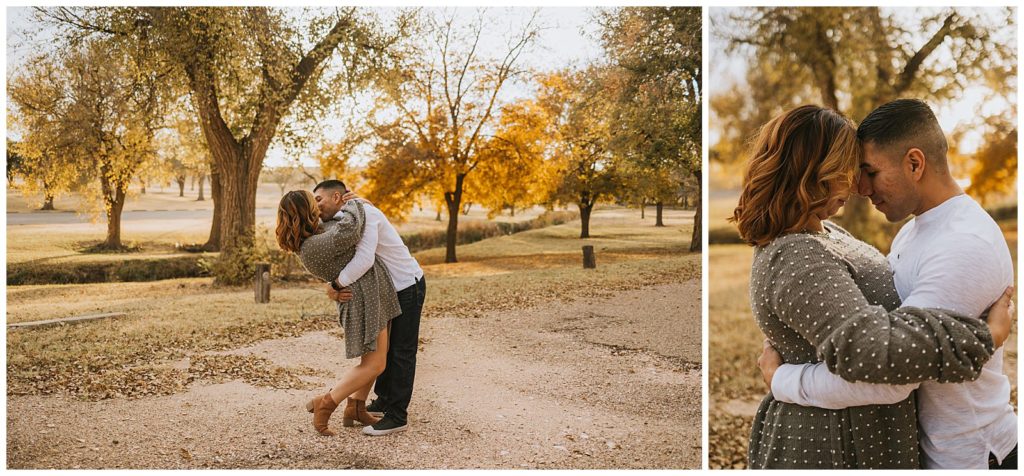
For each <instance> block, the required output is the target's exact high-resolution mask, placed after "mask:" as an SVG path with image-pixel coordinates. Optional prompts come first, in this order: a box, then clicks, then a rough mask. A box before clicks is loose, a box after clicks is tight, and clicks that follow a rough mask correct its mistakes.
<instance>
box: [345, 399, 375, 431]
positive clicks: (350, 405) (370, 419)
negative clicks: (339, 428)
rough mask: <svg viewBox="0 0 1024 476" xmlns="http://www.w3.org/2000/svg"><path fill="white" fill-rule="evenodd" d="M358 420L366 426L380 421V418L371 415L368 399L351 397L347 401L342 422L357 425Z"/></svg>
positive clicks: (347, 424) (346, 424)
mask: <svg viewBox="0 0 1024 476" xmlns="http://www.w3.org/2000/svg"><path fill="white" fill-rule="evenodd" d="M357 421H358V422H359V423H361V424H362V425H363V426H366V425H372V424H374V423H377V422H378V421H380V418H377V417H375V416H373V415H370V414H369V413H368V412H367V411H366V400H356V399H354V398H349V399H348V401H347V402H346V403H345V414H344V416H343V417H342V420H341V423H342V425H345V426H356V422H357Z"/></svg>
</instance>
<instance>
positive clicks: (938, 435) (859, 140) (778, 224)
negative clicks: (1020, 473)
mask: <svg viewBox="0 0 1024 476" xmlns="http://www.w3.org/2000/svg"><path fill="white" fill-rule="evenodd" d="M752 147H753V149H752V151H751V158H750V164H749V167H748V169H747V172H746V176H745V181H744V189H743V191H742V194H741V196H740V200H739V205H738V206H737V207H736V210H735V212H734V215H733V217H732V220H733V221H734V222H735V223H736V224H737V226H738V228H739V231H740V235H741V236H742V237H743V239H744V240H745V241H746V242H747V243H749V244H751V245H753V246H754V247H755V251H754V259H753V265H752V268H751V273H750V301H751V309H752V311H753V314H754V319H755V320H756V321H757V324H758V326H759V327H760V329H761V331H762V332H764V334H765V336H766V337H767V339H766V340H765V346H764V350H763V353H762V355H761V357H760V358H759V359H758V364H759V366H760V367H761V370H762V375H763V377H764V379H765V382H766V383H767V384H768V385H769V387H770V388H771V393H769V394H768V395H767V396H766V397H765V398H764V399H763V400H762V402H761V404H760V406H759V408H758V410H757V415H756V417H755V418H754V423H753V428H752V431H751V435H750V446H749V451H748V461H749V466H750V467H751V468H919V467H924V468H948V469H961V468H1016V465H1017V416H1016V415H1015V414H1014V411H1013V407H1012V406H1010V403H1009V400H1010V383H1009V380H1008V379H1007V377H1006V376H1005V375H1003V372H1002V370H1003V349H1002V347H1001V346H1002V344H1003V341H1004V340H1005V339H1006V337H1007V336H1008V334H1009V333H1010V327H1011V321H1012V315H1013V313H1014V311H1013V304H1012V302H1011V300H1010V297H1011V296H1012V293H1013V291H1012V283H1013V277H1014V274H1013V263H1012V260H1011V257H1010V253H1009V249H1008V248H1007V245H1006V241H1005V239H1004V238H1003V234H1002V231H1001V230H1000V229H999V226H998V225H997V224H996V223H995V222H994V221H993V220H992V218H991V217H989V215H988V214H987V213H986V212H985V210H984V209H982V208H981V206H979V205H978V204H977V203H976V202H975V201H974V200H972V199H971V198H970V197H968V196H967V195H965V194H964V192H963V190H961V188H960V187H959V186H958V185H957V183H956V182H955V181H954V179H953V177H952V175H951V174H950V170H949V164H948V160H947V157H946V154H947V143H946V137H945V135H944V134H943V132H942V129H941V128H940V127H939V123H938V121H937V120H936V118H935V115H934V114H933V113H932V111H931V109H930V108H929V107H928V105H927V104H925V103H924V102H922V101H919V100H913V99H900V100H897V101H893V102H890V103H887V104H885V105H882V106H880V107H879V108H878V109H875V110H874V111H873V112H871V114H869V115H868V116H867V117H866V118H865V119H864V121H863V122H862V123H861V124H860V126H859V127H857V128H856V129H855V128H854V126H853V124H852V123H851V122H850V121H849V120H848V119H846V118H845V117H843V116H841V115H840V114H838V113H837V112H835V111H833V110H830V109H825V108H821V107H817V106H803V107H799V108H796V109H793V110H791V111H788V112H786V113H784V114H782V115H780V116H779V117H776V118H774V119H772V120H771V121H770V122H768V123H767V124H765V125H764V126H763V127H762V128H761V130H760V132H759V133H758V135H757V137H756V138H755V140H754V142H753V146H752ZM850 193H857V194H859V195H862V196H864V197H866V198H868V199H870V200H871V202H872V204H874V206H875V207H876V208H877V209H878V210H879V211H881V212H882V213H884V214H885V217H886V219H888V220H889V221H891V222H897V221H900V220H903V219H904V218H907V217H908V216H910V215H913V216H914V218H912V219H911V220H910V221H908V222H907V223H906V224H905V225H903V227H902V228H901V229H900V231H899V233H897V235H896V237H895V239H894V240H893V242H892V247H891V250H890V252H889V255H888V257H885V256H883V255H882V254H881V253H880V252H879V251H878V250H877V249H875V248H874V247H872V246H870V245H868V244H867V243H864V242H862V241H859V240H857V239H856V238H854V237H853V236H851V235H850V234H849V233H847V232H846V230H844V229H842V228H841V227H839V226H837V225H836V224H834V223H832V222H830V221H827V219H828V218H829V217H830V216H832V215H834V214H836V213H837V212H838V211H839V208H840V207H842V206H843V205H844V204H845V203H846V200H847V199H848V198H849V195H850ZM1008 286H1010V287H1008ZM986 321H987V322H986Z"/></svg>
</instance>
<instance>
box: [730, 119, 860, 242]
mask: <svg viewBox="0 0 1024 476" xmlns="http://www.w3.org/2000/svg"><path fill="white" fill-rule="evenodd" d="M859 160H860V145H859V144H858V143H857V130H856V128H854V127H853V123H852V122H850V120H849V119H847V118H846V117H844V116H843V115H841V114H839V113H838V112H836V111H833V110H831V109H826V108H823V107H818V106H800V107H798V108H796V109H792V110H790V111H787V112H785V113H783V114H781V115H779V116H778V117H776V118H774V119H772V120H770V121H768V123H766V124H765V125H763V126H761V129H760V130H759V131H758V132H757V134H756V135H755V136H754V138H753V140H752V141H751V149H750V163H749V164H747V171H746V174H745V175H744V178H743V192H742V193H740V201H739V204H738V205H737V206H736V209H735V210H734V211H733V215H732V218H730V220H729V221H732V222H734V223H736V226H737V228H739V232H740V237H741V238H742V239H743V241H745V242H747V243H749V244H750V245H753V246H763V245H766V244H768V242H770V241H772V240H773V239H775V238H776V237H778V236H779V235H781V234H783V233H789V232H794V231H800V230H803V229H805V228H806V227H807V224H808V222H809V221H810V220H811V217H813V216H814V214H815V212H817V211H818V210H820V209H821V208H823V207H825V206H827V204H828V201H829V198H830V197H831V194H832V189H833V187H836V186H837V185H839V186H844V185H845V186H847V187H853V181H854V179H855V178H856V172H857V164H858V162H859Z"/></svg>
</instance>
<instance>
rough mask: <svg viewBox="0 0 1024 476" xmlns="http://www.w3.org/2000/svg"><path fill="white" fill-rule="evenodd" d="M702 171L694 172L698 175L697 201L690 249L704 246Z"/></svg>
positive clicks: (698, 248) (696, 249) (695, 249)
mask: <svg viewBox="0 0 1024 476" xmlns="http://www.w3.org/2000/svg"><path fill="white" fill-rule="evenodd" d="M700 172H701V171H700V169H699V168H698V169H697V170H696V171H695V172H694V175H696V176H697V203H696V204H695V205H694V213H693V234H692V235H690V251H700V250H701V248H702V246H701V220H702V217H701V215H702V213H701V208H703V207H702V206H701V203H700V201H701V190H702V189H701V177H700Z"/></svg>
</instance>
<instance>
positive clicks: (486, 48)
mask: <svg viewBox="0 0 1024 476" xmlns="http://www.w3.org/2000/svg"><path fill="white" fill-rule="evenodd" d="M428 10H434V11H437V9H428ZM535 10H537V12H538V15H537V22H538V24H539V25H541V26H542V27H543V30H542V31H541V34H540V37H539V39H538V41H537V42H536V43H535V45H534V46H533V48H532V49H531V50H528V51H526V52H525V53H524V54H523V55H522V56H521V57H520V65H521V66H523V67H525V68H528V69H537V70H547V71H550V70H555V69H560V68H563V67H566V66H570V65H582V64H585V63H588V62H592V61H594V60H596V59H598V58H600V57H601V56H602V55H603V50H602V49H601V45H600V42H599V39H598V38H597V31H598V28H597V25H596V24H595V23H594V22H592V21H591V18H592V16H593V15H595V14H596V13H597V10H596V9H594V8H569V7H558V8H540V9H534V8H523V7H517V8H491V9H488V10H486V15H487V21H488V22H489V27H488V28H487V29H485V30H484V32H485V33H484V35H485V36H484V38H483V40H482V41H481V51H482V52H484V53H485V54H486V53H493V54H498V52H499V51H501V49H503V48H504V46H505V36H506V34H507V33H508V32H509V31H514V30H513V29H514V28H515V27H516V26H518V25H522V24H524V23H525V22H526V21H527V20H528V19H529V17H530V15H532V13H533V12H534V11H535ZM448 11H454V12H455V14H456V16H457V17H459V18H466V19H469V18H472V17H473V16H474V15H475V14H476V12H477V9H476V8H458V9H449V10H448ZM380 12H381V13H382V16H384V17H387V16H388V14H389V13H393V12H394V9H387V8H385V9H380ZM26 28H28V29H38V27H37V26H34V24H33V23H32V11H31V8H25V7H20V8H7V65H6V66H7V69H8V73H7V76H8V77H10V72H11V71H12V70H14V69H16V68H17V67H18V64H19V62H20V61H23V60H24V59H25V57H26V56H27V55H28V54H30V53H31V52H32V51H33V50H34V49H36V48H39V47H43V45H45V44H46V42H42V43H41V44H40V43H36V44H27V43H25V42H24V41H23V40H24V37H23V36H22V35H20V32H21V31H23V30H25V29H26ZM501 53H504V52H503V51H501ZM506 87H507V90H506V91H504V94H503V95H502V96H503V97H505V98H514V97H524V96H528V95H530V94H531V91H530V90H529V88H527V87H526V86H525V85H524V84H521V83H518V84H516V83H514V84H509V85H508V86H506ZM341 121H342V118H341V117H337V118H328V120H327V121H325V122H326V123H327V127H328V130H326V131H325V135H330V134H332V133H336V131H332V130H331V124H340V123H341ZM311 153H312V151H310V152H308V153H305V154H303V157H302V159H303V162H304V163H306V164H309V165H311V164H313V161H312V159H311V157H310V155H311ZM366 159H367V158H366V157H363V158H362V160H359V158H357V161H365V160H366ZM285 162H286V160H285V157H284V155H283V151H282V150H278V149H271V151H270V152H269V153H268V154H267V162H266V165H268V166H277V165H283V164H284V163H285Z"/></svg>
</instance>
